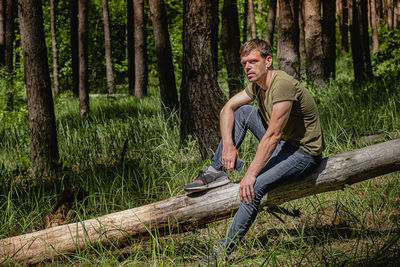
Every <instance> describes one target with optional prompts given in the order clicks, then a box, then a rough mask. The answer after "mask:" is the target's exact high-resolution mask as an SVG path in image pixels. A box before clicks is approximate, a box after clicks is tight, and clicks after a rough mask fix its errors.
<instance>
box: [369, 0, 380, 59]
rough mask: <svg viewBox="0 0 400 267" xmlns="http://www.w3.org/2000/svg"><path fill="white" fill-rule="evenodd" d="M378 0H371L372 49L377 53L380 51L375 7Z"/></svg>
mask: <svg viewBox="0 0 400 267" xmlns="http://www.w3.org/2000/svg"><path fill="white" fill-rule="evenodd" d="M375 2H376V0H371V2H370V6H371V33H372V51H373V52H374V53H377V52H378V51H379V40H378V21H377V16H376V9H375Z"/></svg>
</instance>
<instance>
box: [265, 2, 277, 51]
mask: <svg viewBox="0 0 400 267" xmlns="http://www.w3.org/2000/svg"><path fill="white" fill-rule="evenodd" d="M276 3H277V0H270V1H269V8H268V16H267V33H266V36H265V40H266V41H267V42H268V43H269V44H270V45H271V47H273V45H274V32H275V18H276Z"/></svg>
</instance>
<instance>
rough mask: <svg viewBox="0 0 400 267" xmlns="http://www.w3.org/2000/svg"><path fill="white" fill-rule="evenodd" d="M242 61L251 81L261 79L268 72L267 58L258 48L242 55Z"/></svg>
mask: <svg viewBox="0 0 400 267" xmlns="http://www.w3.org/2000/svg"><path fill="white" fill-rule="evenodd" d="M267 58H268V57H267ZM240 63H241V64H242V66H243V69H244V71H245V72H246V76H247V79H249V81H250V82H257V81H259V80H260V78H262V77H264V75H265V74H266V73H267V59H266V58H263V57H262V56H261V54H260V52H259V51H258V50H257V49H254V50H252V51H250V53H248V54H246V55H244V56H242V57H241V60H240Z"/></svg>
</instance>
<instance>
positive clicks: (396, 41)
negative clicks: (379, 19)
mask: <svg viewBox="0 0 400 267" xmlns="http://www.w3.org/2000/svg"><path fill="white" fill-rule="evenodd" d="M378 33H379V52H378V53H376V54H374V55H373V57H372V64H373V67H374V74H375V76H377V77H378V78H382V79H387V78H392V77H398V75H399V73H400V49H399V47H400V28H399V27H397V28H395V29H393V30H388V29H387V27H386V25H384V24H380V26H379V31H378Z"/></svg>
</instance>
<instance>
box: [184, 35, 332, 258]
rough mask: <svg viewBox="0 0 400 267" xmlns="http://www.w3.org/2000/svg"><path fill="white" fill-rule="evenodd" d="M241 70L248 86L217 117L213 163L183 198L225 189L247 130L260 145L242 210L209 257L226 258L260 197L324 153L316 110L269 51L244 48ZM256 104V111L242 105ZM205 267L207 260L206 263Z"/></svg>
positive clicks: (256, 43)
mask: <svg viewBox="0 0 400 267" xmlns="http://www.w3.org/2000/svg"><path fill="white" fill-rule="evenodd" d="M240 55H241V64H242V66H243V68H244V71H245V73H246V76H247V78H248V79H249V81H250V84H249V85H248V86H247V87H246V89H244V90H243V91H241V92H239V93H238V94H236V95H235V96H233V97H232V98H231V99H230V100H229V101H228V102H227V103H226V104H225V106H224V107H223V108H222V110H221V113H220V130H221V137H222V140H221V142H220V144H219V146H218V149H217V150H216V152H215V155H214V157H213V159H212V163H211V165H210V166H209V167H206V168H205V169H204V170H203V171H201V172H200V174H199V176H198V177H197V179H196V180H195V181H194V182H193V183H191V184H189V185H187V186H186V187H185V190H186V191H188V192H194V191H201V190H206V189H209V188H213V187H216V186H221V185H223V184H226V183H229V179H228V177H227V175H226V173H225V172H224V171H223V169H224V168H226V169H228V170H234V169H236V170H238V171H239V170H240V169H241V165H242V162H241V161H240V160H239V159H238V152H237V148H238V147H239V146H240V144H241V142H242V141H243V139H244V136H245V134H246V132H247V129H249V130H250V131H251V132H252V133H253V134H254V135H255V136H256V137H257V139H258V140H259V141H260V143H259V145H258V148H257V152H256V155H255V156H254V158H253V160H252V162H251V164H250V165H249V167H248V169H247V172H246V174H245V176H244V177H243V179H242V180H241V182H240V187H239V195H240V200H241V204H240V207H239V210H238V211H237V213H236V215H235V217H234V219H233V222H232V224H231V226H230V227H229V231H228V234H227V236H226V237H225V238H223V239H222V240H221V241H220V242H219V244H218V246H216V247H214V250H213V251H212V252H211V254H210V256H211V257H213V258H214V260H215V259H216V258H217V257H218V255H221V253H224V254H226V255H229V254H230V253H231V252H232V250H233V249H234V248H235V246H236V245H237V244H238V242H239V241H240V239H241V238H242V237H243V236H244V235H245V234H246V232H247V231H248V229H249V228H250V226H251V224H252V222H253V221H254V219H255V218H256V216H257V212H258V207H259V205H260V201H261V199H262V197H263V196H264V195H265V194H266V193H267V192H268V191H270V190H272V189H273V188H276V187H277V186H279V185H282V184H283V183H286V182H289V181H291V180H292V179H294V178H295V177H296V176H299V175H301V174H302V173H304V172H306V171H309V170H311V169H312V168H315V167H316V166H317V165H318V164H319V162H320V160H321V153H322V150H323V147H324V141H323V136H322V130H321V125H320V119H319V114H318V109H317V106H316V104H315V101H314V99H313V97H312V96H311V94H310V93H309V92H308V91H307V89H305V88H304V87H303V86H302V85H301V84H300V83H299V82H298V81H296V80H295V79H294V78H293V77H291V76H289V75H288V74H286V73H285V72H283V71H280V70H274V68H273V66H272V49H271V47H270V45H269V44H268V43H267V42H265V41H263V40H260V39H253V40H250V41H248V42H246V43H244V44H243V46H242V47H241V49H240ZM253 100H257V102H258V106H259V108H258V109H257V108H256V107H254V106H251V105H247V104H249V103H250V102H252V101H253ZM205 261H206V263H207V259H205Z"/></svg>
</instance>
